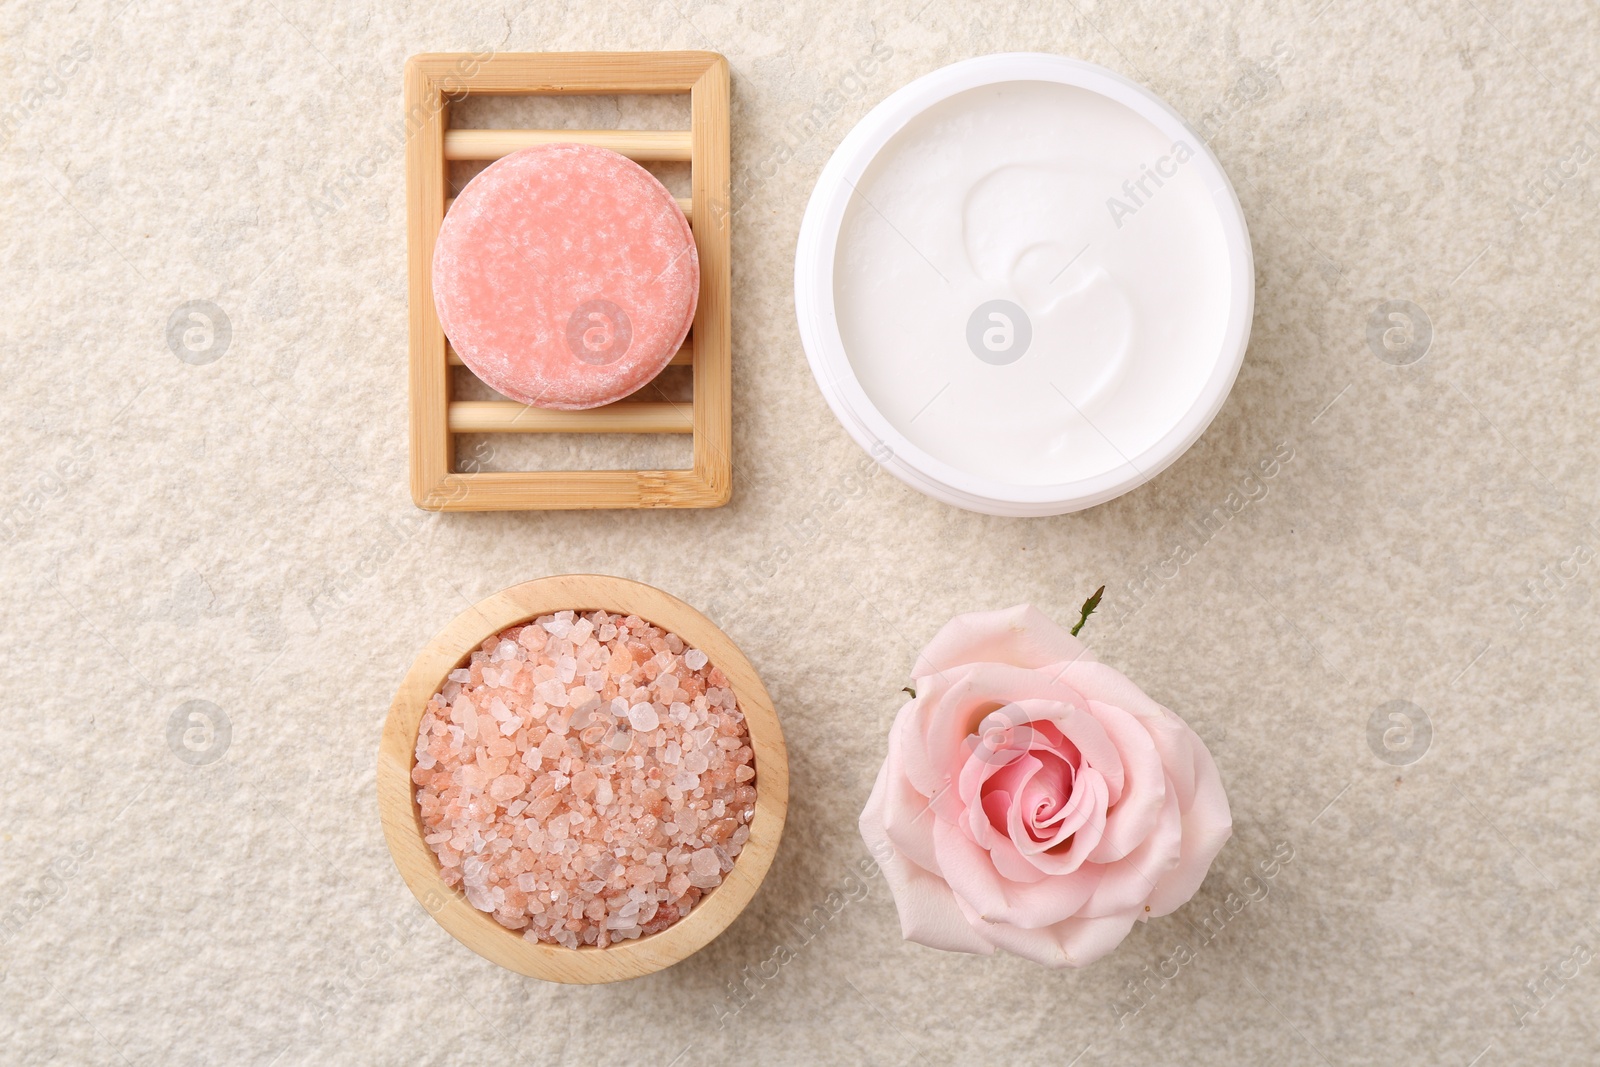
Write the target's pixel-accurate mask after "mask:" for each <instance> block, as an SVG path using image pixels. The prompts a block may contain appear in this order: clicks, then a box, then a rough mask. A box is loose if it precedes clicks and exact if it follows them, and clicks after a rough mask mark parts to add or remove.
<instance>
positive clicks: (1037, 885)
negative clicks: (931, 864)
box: [933, 822, 1094, 927]
mask: <svg viewBox="0 0 1600 1067" xmlns="http://www.w3.org/2000/svg"><path fill="white" fill-rule="evenodd" d="M933 847H934V852H935V854H936V855H937V857H938V860H939V867H938V870H939V873H941V874H942V875H944V878H945V881H946V882H947V883H949V886H950V889H951V890H952V891H953V892H954V893H955V895H956V899H957V900H958V901H963V902H965V903H966V904H968V905H970V906H971V908H972V910H973V912H974V913H975V914H977V915H979V916H981V917H983V919H984V921H985V922H1001V923H1009V924H1011V925H1013V926H1021V927H1038V926H1048V925H1050V924H1051V923H1055V922H1060V921H1061V920H1062V919H1065V918H1067V917H1069V916H1071V915H1074V914H1076V913H1077V912H1078V910H1079V909H1080V908H1081V907H1083V903H1084V901H1086V900H1088V899H1089V895H1090V894H1091V893H1092V892H1093V891H1094V877H1093V874H1092V872H1091V870H1090V869H1089V868H1084V869H1082V870H1080V871H1074V872H1073V873H1071V874H1067V875H1056V876H1051V877H1047V878H1041V879H1040V880H1038V881H1036V882H1032V883H1024V882H1014V881H1010V880H1008V879H1005V878H1003V877H1001V875H1000V873H999V871H998V870H997V868H996V865H995V863H994V860H993V858H992V857H991V856H990V854H989V853H988V852H987V851H985V850H984V849H982V848H980V847H978V845H976V844H974V843H973V841H972V840H971V839H970V838H968V837H967V835H966V834H964V833H962V832H961V831H960V830H959V829H958V828H956V827H955V826H951V825H949V824H948V823H945V822H939V823H936V824H935V825H934V828H933Z"/></svg>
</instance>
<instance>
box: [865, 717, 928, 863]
mask: <svg viewBox="0 0 1600 1067" xmlns="http://www.w3.org/2000/svg"><path fill="white" fill-rule="evenodd" d="M878 781H879V782H880V783H883V784H881V785H874V786H873V787H872V793H873V796H874V797H878V796H879V794H880V793H881V794H882V795H881V798H880V799H881V803H882V811H883V814H882V817H881V819H880V825H881V826H882V827H883V830H884V833H885V834H886V835H887V836H888V838H889V841H890V842H891V843H893V845H894V847H895V849H896V850H898V851H899V852H901V853H902V854H904V855H905V857H906V858H907V859H909V860H910V861H911V862H912V863H915V864H917V865H918V866H919V867H922V868H923V869H925V870H935V869H936V867H935V863H936V861H935V860H934V858H933V820H934V814H933V811H932V808H931V806H930V804H929V802H928V798H927V797H925V796H923V795H922V794H921V793H919V792H917V791H916V789H914V788H913V787H912V785H911V783H910V782H909V781H908V780H907V779H906V776H905V774H904V773H903V771H902V768H901V764H900V756H899V751H898V749H897V748H896V747H895V746H894V745H890V746H889V753H888V755H887V756H886V757H885V758H884V761H883V767H882V768H881V769H880V770H879V771H878ZM864 817H865V816H864V815H863V818H864Z"/></svg>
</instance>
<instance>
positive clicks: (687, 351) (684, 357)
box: [445, 335, 694, 367]
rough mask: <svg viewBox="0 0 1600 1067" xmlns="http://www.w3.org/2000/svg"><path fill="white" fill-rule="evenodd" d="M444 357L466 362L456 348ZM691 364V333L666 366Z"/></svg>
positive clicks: (461, 363)
mask: <svg viewBox="0 0 1600 1067" xmlns="http://www.w3.org/2000/svg"><path fill="white" fill-rule="evenodd" d="M445 359H447V360H449V361H450V365H451V366H452V367H465V366H466V363H465V362H464V361H463V360H462V358H461V356H460V354H459V353H458V352H456V350H455V349H454V348H446V349H445ZM693 365H694V337H693V335H691V336H690V337H689V339H688V340H687V341H685V342H683V347H682V348H680V349H678V350H677V351H676V352H674V353H673V354H672V362H671V363H669V364H667V366H669V367H689V366H693Z"/></svg>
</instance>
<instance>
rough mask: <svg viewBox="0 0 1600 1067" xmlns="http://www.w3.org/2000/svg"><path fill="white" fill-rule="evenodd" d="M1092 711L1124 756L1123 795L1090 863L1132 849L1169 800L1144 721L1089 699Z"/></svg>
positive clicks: (1106, 860) (1109, 816)
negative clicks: (1167, 799)
mask: <svg viewBox="0 0 1600 1067" xmlns="http://www.w3.org/2000/svg"><path fill="white" fill-rule="evenodd" d="M1096 666H1101V664H1096ZM1109 669H1110V668H1107V670H1109ZM1089 714H1091V715H1093V716H1094V717H1095V719H1096V720H1098V721H1099V723H1100V725H1101V726H1103V727H1105V731H1106V735H1107V736H1108V737H1110V738H1111V743H1112V744H1114V745H1116V746H1117V752H1118V754H1119V755H1120V756H1121V757H1122V770H1123V782H1122V792H1121V795H1120V796H1119V797H1117V798H1114V799H1113V800H1112V801H1111V804H1110V808H1109V810H1108V811H1107V812H1106V831H1105V835H1104V837H1102V838H1101V840H1100V844H1099V846H1098V847H1097V848H1096V849H1095V850H1094V852H1092V853H1091V854H1090V855H1089V862H1091V863H1110V862H1111V861H1112V860H1119V859H1121V858H1122V857H1124V856H1126V855H1127V854H1128V853H1129V852H1132V851H1133V850H1134V849H1135V848H1136V847H1138V845H1139V842H1141V841H1143V840H1144V839H1145V836H1146V835H1147V834H1149V833H1150V831H1151V829H1153V828H1154V826H1155V823H1156V817H1157V816H1159V815H1160V814H1161V806H1162V804H1164V803H1165V802H1166V792H1167V777H1166V773H1165V771H1164V769H1163V767H1162V762H1161V753H1160V752H1158V751H1157V750H1156V746H1155V742H1154V741H1153V740H1152V739H1151V737H1150V731H1149V730H1148V729H1147V728H1146V725H1145V723H1144V722H1142V721H1140V720H1139V719H1137V718H1135V717H1134V716H1133V715H1131V714H1129V713H1128V712H1126V711H1123V710H1122V709H1121V708H1117V707H1113V706H1111V705H1110V704H1106V703H1103V702H1101V701H1099V700H1091V701H1089Z"/></svg>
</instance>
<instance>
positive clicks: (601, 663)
mask: <svg viewBox="0 0 1600 1067" xmlns="http://www.w3.org/2000/svg"><path fill="white" fill-rule="evenodd" d="M411 777H412V781H413V782H415V783H416V785H417V787H418V788H417V794H416V796H417V805H418V807H419V809H420V811H421V813H422V821H423V826H424V830H425V834H426V840H427V842H428V845H429V846H430V847H431V848H432V849H433V851H434V855H435V856H437V857H438V859H439V865H440V870H441V873H442V874H443V876H444V880H445V882H446V883H447V884H449V885H452V886H460V887H461V889H462V891H463V892H464V893H465V895H466V897H467V900H468V901H469V902H470V903H471V904H472V905H473V907H475V908H478V909H479V910H480V911H485V912H488V913H490V914H492V915H493V916H494V918H495V920H496V921H497V922H499V923H500V924H501V925H502V926H505V927H507V928H509V929H512V930H521V931H522V932H523V936H524V937H526V938H528V939H529V940H537V941H545V942H550V943H552V944H559V945H565V946H566V947H568V948H577V947H578V946H579V945H597V946H601V947H603V946H605V945H607V944H610V943H612V942H614V941H620V940H627V939H631V938H635V937H641V936H643V935H645V934H652V933H656V932H657V931H659V930H663V929H665V928H666V927H668V926H671V925H672V924H673V923H674V922H677V921H678V920H679V919H681V918H683V916H685V915H687V914H688V913H689V909H690V908H692V907H693V906H694V905H695V903H696V901H698V900H699V899H700V898H701V897H702V896H703V895H704V894H705V893H707V892H709V891H710V890H711V889H713V888H715V887H716V886H718V885H720V884H721V883H722V879H723V877H724V876H725V875H726V874H727V872H728V871H729V870H731V869H732V868H733V859H734V857H736V856H738V854H739V852H740V850H741V849H742V848H743V847H744V844H745V842H747V841H748V840H749V838H750V826H749V823H750V818H751V815H752V814H753V812H754V810H755V799H756V790H755V785H754V778H755V767H754V756H753V754H752V752H751V750H750V741H749V730H748V729H747V727H746V725H745V722H744V716H743V714H741V713H740V711H739V708H738V701H737V699H736V698H735V697H734V695H733V690H732V688H731V687H730V686H729V684H728V679H727V677H726V676H724V675H723V673H722V671H721V670H719V669H718V668H716V667H715V666H713V665H711V663H710V661H709V659H708V658H707V657H706V655H705V653H703V652H701V651H700V650H699V649H695V648H689V647H688V646H686V645H685V644H684V642H683V640H682V638H680V637H678V636H677V635H676V634H670V633H666V632H665V631H663V630H661V629H660V628H659V627H655V626H651V625H650V624H649V623H646V622H644V621H643V620H642V619H639V618H638V617H637V616H632V615H629V616H626V617H623V616H617V615H608V614H607V613H605V612H600V611H592V612H585V613H583V614H582V615H578V614H577V613H575V612H571V611H563V612H558V613H557V614H555V615H547V616H544V617H542V618H539V619H536V620H534V622H532V623H531V624H528V625H526V626H513V627H511V628H510V629H508V630H505V631H502V632H501V633H499V634H497V635H495V636H494V637H491V638H489V639H488V640H487V641H485V642H484V643H483V645H482V647H480V648H479V649H478V650H477V651H476V652H474V653H473V654H472V658H471V661H470V663H469V664H468V665H467V666H465V667H462V668H459V669H457V670H454V671H452V672H451V673H450V676H449V679H448V680H447V681H446V682H445V684H444V686H443V687H442V688H441V689H440V691H439V692H438V693H436V694H434V696H433V698H432V700H430V701H429V704H428V707H427V710H426V711H425V712H424V713H423V716H422V723H421V725H420V727H419V728H418V731H417V748H416V764H415V766H414V768H413V770H412V775H411Z"/></svg>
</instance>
